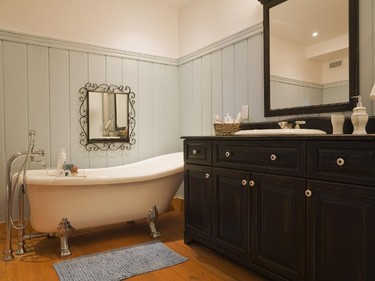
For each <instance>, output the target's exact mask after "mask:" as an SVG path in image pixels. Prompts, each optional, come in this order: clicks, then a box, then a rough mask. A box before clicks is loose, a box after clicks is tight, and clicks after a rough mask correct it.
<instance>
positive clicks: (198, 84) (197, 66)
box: [190, 58, 202, 135]
mask: <svg viewBox="0 0 375 281" xmlns="http://www.w3.org/2000/svg"><path fill="white" fill-rule="evenodd" d="M192 84H193V93H192V94H193V107H192V108H191V109H190V110H191V111H192V114H193V115H192V119H191V121H192V122H191V126H193V130H194V134H195V135H202V59H201V58H198V59H195V60H194V61H193V81H192Z"/></svg>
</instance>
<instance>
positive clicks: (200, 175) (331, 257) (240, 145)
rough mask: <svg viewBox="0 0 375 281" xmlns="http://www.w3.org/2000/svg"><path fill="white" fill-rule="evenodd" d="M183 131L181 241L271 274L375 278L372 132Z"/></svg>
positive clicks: (337, 280)
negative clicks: (270, 133)
mask: <svg viewBox="0 0 375 281" xmlns="http://www.w3.org/2000/svg"><path fill="white" fill-rule="evenodd" d="M183 139H184V161H185V234H184V235H185V236H184V239H185V243H187V244H189V243H191V242H192V241H196V242H199V243H201V244H203V245H205V246H206V247H208V248H210V249H213V250H215V251H217V252H218V253H220V254H222V255H224V256H226V257H228V258H230V259H232V260H233V261H235V262H237V263H240V264H242V265H244V266H246V267H248V268H250V269H252V270H254V271H257V272H259V273H261V274H263V275H264V276H266V277H267V278H269V279H270V280H280V281H281V280H283V281H285V280H296V281H297V280H298V281H303V280H309V281H310V280H313V281H317V280H321V281H322V280H329V281H359V280H367V281H370V280H375V135H367V136H352V135H340V136H333V135H325V136H272V137H267V136H260V135H258V136H256V135H254V136H251V137H243V136H229V137H215V136H207V137H183Z"/></svg>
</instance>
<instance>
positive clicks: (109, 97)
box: [88, 91, 129, 141]
mask: <svg viewBox="0 0 375 281" xmlns="http://www.w3.org/2000/svg"><path fill="white" fill-rule="evenodd" d="M88 95H89V97H88V102H89V105H88V108H89V119H88V120H89V131H88V133H89V136H88V137H89V141H91V140H98V139H99V140H100V139H103V138H104V139H115V140H118V141H127V140H128V139H129V131H128V129H127V128H128V124H129V121H128V119H129V112H128V96H127V95H126V94H113V93H107V92H94V91H89V92H88Z"/></svg>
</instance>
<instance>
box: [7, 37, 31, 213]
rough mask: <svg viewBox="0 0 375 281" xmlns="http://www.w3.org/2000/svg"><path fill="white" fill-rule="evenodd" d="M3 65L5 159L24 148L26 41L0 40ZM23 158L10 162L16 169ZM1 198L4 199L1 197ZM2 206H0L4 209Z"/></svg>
mask: <svg viewBox="0 0 375 281" xmlns="http://www.w3.org/2000/svg"><path fill="white" fill-rule="evenodd" d="M3 65H4V70H3V71H4V73H3V75H4V76H3V77H4V78H3V79H4V88H3V89H4V113H5V118H4V126H5V130H4V145H5V159H9V157H10V156H12V155H13V154H15V153H16V152H19V151H25V150H27V144H28V131H29V127H28V124H27V115H28V107H27V100H28V97H27V58H26V45H25V44H20V43H14V42H9V41H4V42H3ZM23 160H24V158H20V159H19V160H18V161H16V162H15V163H14V165H13V170H12V171H13V172H18V170H19V169H20V167H21V166H22V163H23ZM3 202H5V201H3ZM12 210H13V214H17V211H16V210H17V204H13V208H12ZM4 211H5V209H3V208H2V209H1V212H4Z"/></svg>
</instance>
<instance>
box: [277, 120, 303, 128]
mask: <svg viewBox="0 0 375 281" xmlns="http://www.w3.org/2000/svg"><path fill="white" fill-rule="evenodd" d="M277 124H278V125H279V126H280V128H281V129H293V125H292V124H289V123H288V121H280V122H278V123H277ZM302 124H306V121H295V126H294V129H300V128H301V127H300V125H302Z"/></svg>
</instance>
